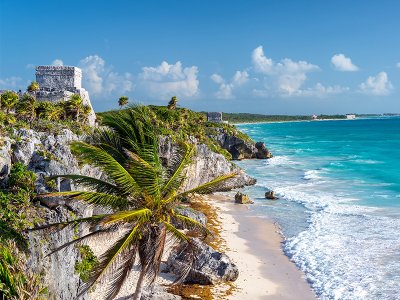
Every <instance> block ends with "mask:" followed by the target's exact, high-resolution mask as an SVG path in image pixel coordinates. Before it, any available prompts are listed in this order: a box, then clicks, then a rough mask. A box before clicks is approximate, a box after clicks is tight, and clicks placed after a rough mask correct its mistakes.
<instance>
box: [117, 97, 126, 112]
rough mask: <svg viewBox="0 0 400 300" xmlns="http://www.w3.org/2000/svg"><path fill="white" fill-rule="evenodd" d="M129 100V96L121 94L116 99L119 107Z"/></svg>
mask: <svg viewBox="0 0 400 300" xmlns="http://www.w3.org/2000/svg"><path fill="white" fill-rule="evenodd" d="M128 101H129V98H128V97H127V96H121V97H119V99H118V105H119V109H121V108H122V107H123V106H125V105H127V104H128Z"/></svg>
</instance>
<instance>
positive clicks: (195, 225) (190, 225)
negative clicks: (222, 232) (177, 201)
mask: <svg viewBox="0 0 400 300" xmlns="http://www.w3.org/2000/svg"><path fill="white" fill-rule="evenodd" d="M173 218H175V219H176V220H178V221H179V222H181V223H182V224H183V226H184V227H185V229H190V230H196V231H198V232H200V233H201V234H202V235H203V236H204V237H207V236H209V235H212V233H211V231H210V230H208V229H207V227H206V226H204V225H203V224H201V223H200V222H198V221H196V220H194V219H192V218H189V217H187V216H184V215H181V214H174V215H173Z"/></svg>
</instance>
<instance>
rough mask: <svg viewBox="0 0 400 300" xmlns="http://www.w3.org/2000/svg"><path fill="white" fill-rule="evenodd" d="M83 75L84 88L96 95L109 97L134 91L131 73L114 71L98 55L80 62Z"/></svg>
mask: <svg viewBox="0 0 400 300" xmlns="http://www.w3.org/2000/svg"><path fill="white" fill-rule="evenodd" d="M79 67H80V68H81V69H82V73H83V76H82V77H83V86H84V87H86V88H87V90H88V91H89V92H90V93H91V94H94V95H102V94H103V95H107V94H111V93H113V92H118V93H119V94H123V93H125V92H129V91H131V90H132V89H133V87H134V85H133V79H132V75H131V74H130V73H124V74H120V73H117V72H114V71H112V67H109V66H107V65H106V62H105V61H104V59H102V58H101V57H100V56H98V55H90V56H88V57H85V58H84V59H82V60H81V61H80V62H79Z"/></svg>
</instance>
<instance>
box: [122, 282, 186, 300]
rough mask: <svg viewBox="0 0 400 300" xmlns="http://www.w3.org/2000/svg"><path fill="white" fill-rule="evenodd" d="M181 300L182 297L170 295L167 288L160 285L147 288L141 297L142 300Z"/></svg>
mask: <svg viewBox="0 0 400 300" xmlns="http://www.w3.org/2000/svg"><path fill="white" fill-rule="evenodd" d="M128 299H131V298H126V300H128ZM180 299H182V297H181V296H178V295H174V294H171V293H168V292H167V291H166V290H165V288H164V287H162V286H160V285H154V286H153V287H151V288H146V289H145V290H144V291H143V293H142V296H141V297H140V300H180ZM118 300H122V299H118Z"/></svg>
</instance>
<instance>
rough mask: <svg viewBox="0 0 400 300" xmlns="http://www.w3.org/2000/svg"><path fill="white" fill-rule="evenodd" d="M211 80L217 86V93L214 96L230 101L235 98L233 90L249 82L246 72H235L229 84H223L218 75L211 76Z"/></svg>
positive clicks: (223, 81)
mask: <svg viewBox="0 0 400 300" xmlns="http://www.w3.org/2000/svg"><path fill="white" fill-rule="evenodd" d="M211 80H212V81H214V82H215V83H216V84H219V89H218V92H217V93H216V94H215V96H216V97H217V98H218V99H232V98H235V96H234V95H233V90H234V89H236V88H237V87H239V86H241V85H243V84H245V83H246V82H247V81H248V80H249V74H248V73H247V72H246V71H236V73H235V75H234V76H233V78H232V80H231V81H230V82H225V80H224V79H223V78H222V76H221V75H219V74H213V75H211Z"/></svg>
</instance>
